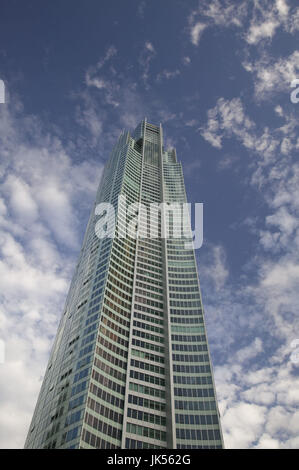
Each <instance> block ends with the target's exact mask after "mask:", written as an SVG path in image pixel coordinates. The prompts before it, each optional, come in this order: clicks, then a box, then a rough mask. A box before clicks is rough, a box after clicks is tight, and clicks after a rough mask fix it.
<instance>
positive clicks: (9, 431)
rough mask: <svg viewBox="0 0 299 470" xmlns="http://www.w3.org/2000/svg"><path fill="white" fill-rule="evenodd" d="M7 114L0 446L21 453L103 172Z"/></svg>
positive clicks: (0, 112)
mask: <svg viewBox="0 0 299 470" xmlns="http://www.w3.org/2000/svg"><path fill="white" fill-rule="evenodd" d="M9 106H10V107H9V108H8V106H6V107H3V108H1V109H0V138H1V140H2V145H1V149H0V159H1V167H2V168H1V172H0V179H1V189H0V292H1V294H0V301H1V303H0V330H1V335H0V336H1V339H2V340H4V342H5V353H6V354H5V362H4V364H0V368H1V374H0V382H1V383H0V401H1V410H0V429H1V431H0V446H1V448H19V447H23V445H24V441H25V436H26V433H27V430H28V426H29V424H30V420H31V417H32V413H33V408H34V406H35V403H36V399H37V395H38V392H39V389H40V386H41V382H40V378H41V375H42V374H43V373H44V370H45V367H46V362H47V360H48V356H49V351H50V348H51V346H52V342H53V336H54V334H55V333H56V329H57V324H58V320H59V318H60V315H61V313H62V309H63V303H64V300H65V296H66V292H67V288H68V285H69V281H70V276H71V273H72V271H73V266H74V262H75V259H74V258H75V257H76V255H75V252H76V253H77V252H78V250H79V247H80V238H81V237H82V220H84V219H87V215H88V214H87V208H88V211H89V208H90V204H91V201H92V199H93V197H94V194H95V191H96V187H97V184H98V181H99V176H100V172H101V169H102V168H101V167H102V165H101V164H100V163H99V162H97V163H96V162H95V161H92V160H89V161H88V160H85V162H80V161H77V162H75V161H72V160H71V158H70V157H69V155H68V153H67V151H66V150H65V148H64V147H63V145H62V143H61V141H60V140H59V138H58V137H57V136H55V135H54V134H51V133H50V132H49V130H47V131H46V132H45V131H44V130H43V128H42V125H41V123H39V122H38V120H37V119H36V118H35V117H32V116H31V117H29V116H26V115H25V114H24V112H23V111H22V110H21V106H14V101H13V100H11V101H10V105H9ZM25 136H26V137H25ZM74 250H75V251H74Z"/></svg>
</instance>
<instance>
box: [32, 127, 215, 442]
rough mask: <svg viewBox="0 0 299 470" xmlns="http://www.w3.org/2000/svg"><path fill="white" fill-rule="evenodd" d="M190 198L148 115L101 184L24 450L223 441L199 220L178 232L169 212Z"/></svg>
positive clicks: (122, 142)
mask: <svg viewBox="0 0 299 470" xmlns="http://www.w3.org/2000/svg"><path fill="white" fill-rule="evenodd" d="M186 202H187V201H186V193H185V186H184V179H183V173H182V167H181V164H180V163H179V162H178V161H177V158H176V152H175V150H167V151H166V150H164V147H163V133H162V127H161V126H155V125H152V124H149V123H148V122H147V121H146V120H144V121H142V122H141V123H140V124H139V125H138V126H137V128H136V129H135V131H134V132H133V134H132V135H131V134H130V133H129V132H123V133H122V134H121V136H120V137H119V139H118V142H117V143H116V145H115V147H114V149H113V151H112V154H111V156H110V158H109V160H108V162H107V164H106V167H105V170H104V173H103V176H102V180H101V183H100V185H99V189H98V192H97V195H96V201H95V205H94V207H93V209H92V211H91V216H90V219H89V222H88V226H87V229H86V233H85V237H84V241H83V246H82V249H81V253H80V256H79V260H78V263H77V266H76V270H75V273H74V276H73V280H72V283H71V286H70V290H69V293H68V296H67V299H66V304H65V308H64V311H63V315H62V318H61V321H60V324H59V327H58V332H57V335H56V339H55V342H54V346H53V349H52V352H51V356H50V360H49V363H48V366H47V370H46V373H45V376H44V380H43V384H42V387H41V391H40V395H39V398H38V401H37V405H36V408H35V412H34V415H33V418H32V422H31V425H30V428H29V432H28V436H27V440H26V444H25V447H27V448H102V449H117V448H119V449H120V448H123V449H134V448H139V449H145V448H153V449H159V448H161V449H163V448H170V449H192V448H194V449H198V448H221V447H222V446H223V441H222V434H221V427H220V421H219V412H218V407H217V400H216V395H215V387H214V381H213V374H212V370H211V360H210V355H209V350H208V343H207V338H206V331H205V324H204V314H203V307H202V302H201V294H200V287H199V281H198V273H197V264H196V259H195V252H194V249H193V247H192V244H190V243H187V242H188V240H189V241H190V238H191V232H190V230H191V226H190V222H189V232H188V230H187V235H186V236H185V237H181V236H178V233H177V232H175V230H174V228H175V225H176V224H175V222H176V220H177V217H178V214H179V212H180V209H179V210H178V212H177V213H176V212H175V211H173V212H172V214H170V213H169V214H168V213H167V210H165V207H167V206H168V205H170V206H171V205H173V204H174V205H175V204H177V207H179V208H180V207H182V206H183V204H184V203H186ZM161 203H162V205H161ZM162 206H163V207H164V209H161V207H162ZM156 207H160V209H157V210H155V208H156ZM109 209H112V210H109ZM181 213H182V211H181ZM184 220H188V218H187V219H186V217H185V219H184ZM149 222H150V224H151V225H150V224H149ZM187 225H188V223H187ZM128 227H130V230H131V232H132V233H131V232H130V233H129V231H128ZM134 227H135V229H136V228H137V231H136V230H135V235H136V236H133V234H134V230H133V229H134Z"/></svg>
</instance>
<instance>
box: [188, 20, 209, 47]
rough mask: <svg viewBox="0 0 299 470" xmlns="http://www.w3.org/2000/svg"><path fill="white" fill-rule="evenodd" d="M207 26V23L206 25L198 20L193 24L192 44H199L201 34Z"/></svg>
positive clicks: (191, 30) (191, 32)
mask: <svg viewBox="0 0 299 470" xmlns="http://www.w3.org/2000/svg"><path fill="white" fill-rule="evenodd" d="M206 28H207V25H205V24H204V23H201V22H200V21H198V22H197V23H195V24H194V25H192V26H191V28H190V36H191V42H192V44H194V46H198V44H199V40H200V38H201V35H202V33H203V32H204V30H205V29H206Z"/></svg>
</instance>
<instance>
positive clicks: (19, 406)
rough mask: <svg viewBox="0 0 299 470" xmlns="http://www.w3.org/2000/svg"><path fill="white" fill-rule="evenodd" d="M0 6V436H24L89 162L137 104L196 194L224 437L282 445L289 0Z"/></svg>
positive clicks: (288, 351) (294, 275)
mask: <svg viewBox="0 0 299 470" xmlns="http://www.w3.org/2000/svg"><path fill="white" fill-rule="evenodd" d="M0 8H1V11H0V79H2V80H3V81H4V83H5V94H6V103H5V104H0V181H1V189H0V340H1V341H2V342H4V344H5V360H4V362H3V363H1V364H0V447H1V448H20V447H23V445H24V440H25V436H26V432H27V430H28V426H29V424H30V420H31V416H32V413H33V409H34V406H35V403H36V399H37V394H38V392H39V389H40V386H41V380H42V377H43V374H44V370H45V367H46V363H47V359H48V356H49V351H50V348H51V345H52V343H53V338H54V335H55V332H56V328H57V325H58V321H59V318H60V315H61V313H62V309H63V304H64V301H65V297H66V294H67V289H68V286H69V283H70V279H71V275H72V272H73V269H74V265H75V263H76V259H77V256H78V253H79V250H80V244H81V242H82V239H83V235H84V230H85V226H86V223H87V219H88V216H89V210H90V208H91V204H92V201H93V199H94V196H95V191H96V188H97V184H98V181H99V177H100V174H101V171H102V168H103V164H104V162H105V161H106V160H107V158H108V156H109V152H110V150H111V148H112V145H113V143H114V142H115V139H116V138H117V137H118V135H119V133H120V132H121V130H122V129H132V128H134V126H135V125H136V124H137V123H138V122H139V121H140V120H141V119H142V118H144V117H145V116H146V117H147V118H148V120H149V121H150V122H152V123H154V124H159V123H160V122H162V123H163V127H164V133H165V140H166V145H168V146H175V147H176V149H177V154H178V158H179V159H180V160H181V161H182V164H183V168H184V174H185V180H186V187H187V194H188V198H189V200H190V201H193V202H202V203H203V204H204V243H203V246H202V248H200V249H199V250H197V255H198V260H199V272H200V280H201V285H202V294H203V300H204V305H205V312H206V321H207V328H208V338H209V341H210V348H211V355H212V359H213V364H214V372H215V377H216V386H217V393H218V399H219V405H220V410H221V416H222V426H223V431H224V439H225V446H226V447H227V448H298V447H299V410H298V401H299V362H296V359H297V360H298V359H299V358H298V357H297V358H296V345H297V348H298V347H299V325H298V311H299V301H298V287H299V219H298V213H299V162H298V155H299V137H298V136H299V133H298V127H299V119H298V114H299V103H296V102H292V101H291V99H290V96H291V92H292V91H293V92H294V93H295V97H296V90H295V89H294V88H291V83H292V81H293V80H294V79H296V78H298V79H299V47H298V39H299V6H298V2H297V1H295V0H294V1H291V0H234V1H231V0H222V1H220V0H209V1H208V0H207V1H205V0H201V1H200V2H198V1H195V0H188V1H186V0H163V1H162V2H161V1H160V0H127V1H121V0H101V1H97V0H87V1H84V2H83V1H82V0H76V1H74V0H64V1H63V2H61V1H58V0H51V1H46V0H44V1H43V2H40V1H38V0H33V1H31V0H26V1H23V2H21V1H19V0H2V1H1V7H0ZM297 96H298V98H299V92H298V95H297ZM293 101H294V100H293ZM295 101H296V100H295ZM296 340H297V341H296ZM2 344H3V343H2Z"/></svg>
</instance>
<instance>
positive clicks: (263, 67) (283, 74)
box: [243, 51, 299, 100]
mask: <svg viewBox="0 0 299 470" xmlns="http://www.w3.org/2000/svg"><path fill="white" fill-rule="evenodd" d="M243 66H244V68H245V69H246V70H247V71H248V72H251V73H252V74H253V76H254V89H255V96H256V98H257V99H258V100H264V99H267V98H269V97H271V96H272V95H273V94H274V93H279V92H288V93H289V94H290V93H291V91H292V89H291V82H292V80H294V79H295V78H297V77H298V73H299V51H294V52H293V53H292V54H290V55H289V56H288V57H284V58H280V59H278V60H275V61H274V60H273V59H272V58H271V57H270V56H265V57H263V58H262V59H259V60H258V61H256V62H253V63H249V62H244V64H243Z"/></svg>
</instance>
